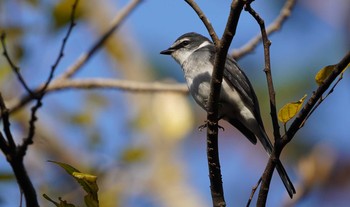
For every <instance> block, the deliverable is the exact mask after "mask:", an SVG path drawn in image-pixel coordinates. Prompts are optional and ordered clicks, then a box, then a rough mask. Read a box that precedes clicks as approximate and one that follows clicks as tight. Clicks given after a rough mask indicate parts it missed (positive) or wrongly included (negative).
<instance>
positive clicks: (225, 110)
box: [160, 32, 296, 198]
mask: <svg viewBox="0 0 350 207" xmlns="http://www.w3.org/2000/svg"><path fill="white" fill-rule="evenodd" d="M215 53H216V48H215V45H214V44H213V42H212V41H210V40H209V39H208V38H207V37H205V36H203V35H201V34H198V33H195V32H189V33H186V34H183V35H181V36H180V37H178V38H177V39H176V40H175V42H174V43H173V44H172V45H171V46H170V47H169V48H168V49H166V50H163V51H161V52H160V54H163V55H171V56H172V58H173V59H175V61H176V62H177V63H178V64H179V65H180V66H181V68H182V70H183V73H184V77H185V79H186V82H187V86H188V89H189V92H190V94H191V95H192V97H193V98H194V100H195V102H196V103H197V104H198V105H199V106H201V107H202V108H203V109H204V110H206V111H207V107H208V106H207V105H208V99H209V93H210V81H211V76H212V72H213V67H214V60H215ZM220 119H223V120H225V121H227V122H229V123H230V124H231V125H233V126H234V127H235V128H236V129H238V130H239V131H240V132H241V133H242V134H243V135H244V136H245V137H247V138H248V140H249V141H250V142H251V143H253V144H254V145H255V144H256V143H257V139H259V141H260V142H261V144H262V145H263V147H264V149H265V150H266V152H267V153H268V155H269V156H270V155H271V153H272V147H273V146H272V143H271V141H270V139H269V138H268V135H267V134H266V131H265V128H264V125H263V121H262V119H261V115H260V108H259V103H258V99H257V96H256V94H255V92H254V89H253V86H252V84H251V83H250V81H249V79H248V77H247V76H246V74H245V73H244V72H243V70H242V69H241V68H240V67H239V66H238V64H237V62H236V61H235V60H234V59H233V58H232V57H230V56H227V58H226V62H225V68H224V72H223V81H222V84H221V92H220V98H219V109H218V120H220ZM276 169H277V171H278V173H279V175H280V177H281V180H282V182H283V184H284V186H285V188H286V190H287V192H288V194H289V196H290V197H291V198H292V197H293V194H295V193H296V191H295V188H294V186H293V183H292V182H291V180H290V178H289V176H288V174H287V172H286V170H285V169H284V167H283V165H282V163H281V161H280V160H277V163H276Z"/></svg>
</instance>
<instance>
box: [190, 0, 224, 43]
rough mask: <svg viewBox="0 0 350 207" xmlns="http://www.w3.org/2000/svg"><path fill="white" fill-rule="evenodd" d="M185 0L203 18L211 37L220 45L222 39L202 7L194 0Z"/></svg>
mask: <svg viewBox="0 0 350 207" xmlns="http://www.w3.org/2000/svg"><path fill="white" fill-rule="evenodd" d="M185 2H186V3H187V4H189V5H190V6H191V7H192V9H193V10H194V11H195V12H196V13H197V15H198V17H199V18H200V19H201V20H202V22H203V24H204V26H205V27H206V28H207V30H208V33H209V35H210V37H211V39H212V40H213V42H214V44H215V45H219V43H220V40H219V37H218V35H217V34H216V32H215V30H214V28H213V26H212V25H211V23H210V21H209V19H208V18H207V17H206V16H205V14H204V13H203V11H202V10H201V8H200V7H199V6H198V4H197V3H196V2H195V1H193V0H185Z"/></svg>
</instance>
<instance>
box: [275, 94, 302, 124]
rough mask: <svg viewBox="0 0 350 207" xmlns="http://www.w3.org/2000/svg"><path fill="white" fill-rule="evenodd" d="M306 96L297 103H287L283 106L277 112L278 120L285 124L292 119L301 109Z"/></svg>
mask: <svg viewBox="0 0 350 207" xmlns="http://www.w3.org/2000/svg"><path fill="white" fill-rule="evenodd" d="M306 96H307V95H306V94H305V95H304V96H303V97H302V98H301V99H300V100H299V101H296V102H291V103H287V104H286V105H284V106H283V107H282V108H281V109H280V111H279V112H278V120H280V122H283V123H284V124H285V123H287V122H288V121H289V120H290V119H291V118H293V117H294V116H295V115H296V114H297V113H298V112H299V110H300V109H301V107H302V105H303V103H304V100H305V98H306Z"/></svg>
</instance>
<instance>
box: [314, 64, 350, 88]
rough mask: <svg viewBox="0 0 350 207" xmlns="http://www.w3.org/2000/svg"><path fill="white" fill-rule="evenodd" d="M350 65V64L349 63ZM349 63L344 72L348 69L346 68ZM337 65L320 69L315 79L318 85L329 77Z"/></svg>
mask: <svg viewBox="0 0 350 207" xmlns="http://www.w3.org/2000/svg"><path fill="white" fill-rule="evenodd" d="M349 65H350V64H349ZM349 65H347V66H346V67H345V68H344V70H343V71H342V73H344V71H345V70H346V68H348V67H349ZM335 66H336V65H327V66H325V67H323V68H322V69H321V70H320V71H318V73H317V74H316V76H315V80H316V83H317V84H318V85H321V84H323V82H324V81H325V80H326V79H327V78H328V76H329V75H330V74H331V73H332V72H333V70H334V68H335Z"/></svg>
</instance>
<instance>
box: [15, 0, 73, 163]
mask: <svg viewBox="0 0 350 207" xmlns="http://www.w3.org/2000/svg"><path fill="white" fill-rule="evenodd" d="M78 2H79V0H75V1H74V4H73V5H72V12H71V17H70V20H71V22H70V25H69V28H68V30H67V33H66V35H65V37H64V38H63V41H62V45H61V48H60V51H59V54H58V57H57V59H56V61H55V63H54V64H53V65H52V66H51V70H50V74H49V75H48V78H47V80H46V81H45V83H44V85H43V87H41V89H40V90H39V92H38V93H37V95H36V96H35V99H36V104H35V105H34V106H33V107H32V109H31V111H32V112H31V118H30V121H29V130H28V135H27V137H26V138H24V139H23V142H22V144H21V145H20V146H18V154H19V156H24V155H25V153H26V151H27V148H28V146H29V145H30V144H33V138H34V134H35V122H36V121H37V117H36V112H37V111H38V109H39V108H40V107H41V106H42V99H43V98H44V95H45V93H46V89H47V87H48V86H49V84H50V83H51V81H52V79H53V76H54V73H55V70H56V68H57V66H58V64H59V63H60V61H61V60H62V58H63V52H64V48H65V46H66V43H67V40H68V38H69V36H70V34H71V32H72V30H73V27H74V26H75V11H76V8H77V5H78Z"/></svg>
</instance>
